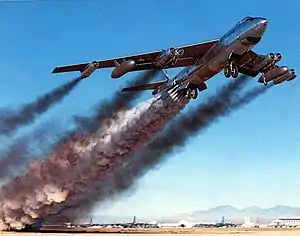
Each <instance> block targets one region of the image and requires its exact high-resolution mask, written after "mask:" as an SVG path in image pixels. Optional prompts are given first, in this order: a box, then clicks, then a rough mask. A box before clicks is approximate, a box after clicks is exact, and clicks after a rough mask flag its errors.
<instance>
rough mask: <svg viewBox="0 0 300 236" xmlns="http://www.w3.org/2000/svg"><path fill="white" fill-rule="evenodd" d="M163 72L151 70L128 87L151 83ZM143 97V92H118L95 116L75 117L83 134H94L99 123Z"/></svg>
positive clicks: (104, 103) (135, 79)
mask: <svg viewBox="0 0 300 236" xmlns="http://www.w3.org/2000/svg"><path fill="white" fill-rule="evenodd" d="M159 72H161V71H160V70H150V71H147V72H144V73H141V74H140V75H138V76H136V77H135V78H134V79H133V80H130V81H129V83H128V84H127V85H126V86H136V85H140V84H145V83H149V82H150V81H151V80H152V79H153V78H154V77H155V76H156V75H158V74H159ZM140 96H141V92H130V93H122V92H120V91H118V92H116V93H115V94H114V95H113V96H112V97H110V98H109V99H107V100H104V101H101V102H100V104H99V105H98V106H97V107H96V108H95V112H94V115H93V116H91V117H75V118H74V120H75V122H76V123H77V125H78V127H79V128H80V130H81V131H82V132H86V133H93V132H95V131H96V130H97V129H98V127H99V123H100V122H101V121H103V120H104V119H106V118H111V116H112V115H113V114H114V113H116V112H118V111H120V110H126V109H129V108H130V107H131V106H132V104H131V103H132V102H133V101H134V100H136V99H137V98H139V97H140Z"/></svg>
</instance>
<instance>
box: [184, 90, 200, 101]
mask: <svg viewBox="0 0 300 236" xmlns="http://www.w3.org/2000/svg"><path fill="white" fill-rule="evenodd" d="M197 97H198V90H197V89H195V88H187V90H186V98H192V99H196V98H197Z"/></svg>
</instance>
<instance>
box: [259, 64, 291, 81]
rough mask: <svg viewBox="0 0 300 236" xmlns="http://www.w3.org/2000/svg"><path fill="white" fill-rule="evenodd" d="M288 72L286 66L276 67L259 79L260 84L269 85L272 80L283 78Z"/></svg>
mask: <svg viewBox="0 0 300 236" xmlns="http://www.w3.org/2000/svg"><path fill="white" fill-rule="evenodd" d="M286 72H288V68H287V67H286V66H281V67H275V68H273V69H271V70H269V71H267V72H266V73H264V74H263V75H262V76H261V77H260V78H259V79H258V82H259V83H267V82H270V81H271V80H273V79H275V78H278V77H281V76H283V75H284V74H285V73H286Z"/></svg>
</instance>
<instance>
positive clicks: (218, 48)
mask: <svg viewBox="0 0 300 236" xmlns="http://www.w3.org/2000/svg"><path fill="white" fill-rule="evenodd" d="M266 27H267V20H266V19H265V18H261V17H255V18H253V19H251V20H248V21H244V22H239V23H238V24H237V25H236V26H235V27H233V28H232V29H231V30H230V31H228V32H227V33H226V34H225V35H224V36H222V37H221V38H220V40H219V42H218V43H216V44H215V45H214V46H213V47H212V48H211V49H210V50H209V51H208V52H206V54H205V55H203V56H202V57H201V58H199V59H198V60H197V62H196V64H195V65H193V66H190V67H186V68H184V69H183V70H182V71H181V72H180V73H179V74H178V75H177V76H175V77H174V79H173V81H176V82H177V84H181V85H186V84H188V83H193V84H196V85H197V84H201V83H203V82H205V81H206V80H208V79H210V78H212V77H213V76H215V75H216V74H218V73H219V72H220V71H221V70H222V69H223V68H224V67H225V66H226V64H227V63H228V61H229V59H230V56H231V55H232V54H233V53H234V54H240V55H242V54H244V53H246V52H247V51H249V50H250V49H251V48H252V47H253V46H255V45H256V44H257V43H258V42H259V41H260V39H261V38H262V36H263V34H264V32H265V30H266Z"/></svg>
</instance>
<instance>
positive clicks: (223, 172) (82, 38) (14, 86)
mask: <svg viewBox="0 0 300 236" xmlns="http://www.w3.org/2000/svg"><path fill="white" fill-rule="evenodd" d="M299 13H300V2H299V1H298V0H289V4H282V1H279V0H274V1H272V3H271V2H270V1H258V0H256V1H252V2H251V3H247V4H246V3H245V2H243V1H238V0H231V1H226V0H222V1H221V0H211V1H207V2H205V1H197V0H186V1H179V0H177V1H175V0H173V1H171V0H165V1H158V0H153V1H137V0H130V1H114V2H112V1H75V0H74V1H61V2H58V1H44V2H43V1H37V2H32V3H9V4H8V3H0V53H1V54H0V55H1V56H0V70H1V77H0V82H1V93H0V106H2V107H14V106H19V105H21V104H22V103H24V102H28V101H32V100H34V99H35V98H36V97H37V96H39V95H41V94H43V93H45V92H47V91H49V90H50V89H52V88H54V87H56V86H58V85H60V84H62V83H64V82H66V81H68V80H70V79H71V78H74V76H75V75H77V74H76V73H75V74H60V75H52V74H51V71H52V69H53V68H54V67H55V66H56V65H64V64H69V63H81V62H88V61H91V60H94V59H106V58H111V57H116V56H123V55H128V54H133V53H142V52H147V51H151V50H157V49H164V48H168V47H170V46H180V45H184V44H190V43H196V42H200V41H205V40H210V39H215V38H218V37H220V36H222V35H223V34H224V33H226V31H227V30H229V29H230V28H231V27H233V26H234V25H235V24H236V22H237V21H239V20H240V19H242V18H243V17H244V16H247V15H251V16H264V17H266V18H268V19H269V26H268V29H267V31H266V33H265V36H264V38H263V40H262V41H261V43H260V44H259V45H258V46H256V47H255V51H256V52H258V53H262V54H264V53H269V52H282V53H283V59H282V62H281V65H288V66H290V67H293V68H295V69H296V70H298V71H300V67H299V61H300V49H299V47H298V45H299V36H300V28H299V25H298V24H299V23H298V22H300V14H299ZM110 72H111V70H110V69H105V70H102V71H98V72H97V73H95V74H94V75H93V76H92V77H91V78H90V79H88V80H86V81H84V82H83V83H82V84H81V85H80V86H78V87H77V88H76V89H75V90H74V91H73V92H72V94H71V95H70V96H69V97H67V98H66V99H65V100H64V101H63V103H61V104H60V105H58V106H56V107H55V108H54V109H52V110H51V111H50V112H48V113H47V114H45V115H44V116H43V117H42V118H41V121H43V120H51V119H59V120H60V121H61V122H68V120H69V119H70V117H71V115H73V114H84V113H86V112H89V111H90V109H91V107H93V106H94V105H95V104H97V102H98V101H100V100H101V99H104V98H108V97H109V96H110V95H111V94H113V93H114V92H115V91H116V90H117V89H119V88H120V86H122V85H124V83H125V81H128V80H129V79H130V78H133V76H134V74H128V75H126V76H125V77H124V78H123V79H121V80H112V79H110ZM177 72H178V70H176V69H175V70H173V71H171V70H170V71H169V74H170V75H172V76H173V75H175V74H176V73H177ZM298 80H299V79H297V80H294V81H293V82H291V83H285V84H282V85H280V86H278V87H276V88H274V89H272V90H271V91H269V92H268V93H267V94H265V95H263V96H262V97H260V98H259V99H257V100H255V101H254V102H252V103H251V104H250V105H248V106H247V107H246V108H244V109H241V110H239V111H237V112H235V113H234V114H232V115H231V116H230V117H227V118H222V120H221V121H220V122H218V123H217V124H215V125H213V126H212V127H211V128H209V129H208V130H207V132H205V134H199V135H198V136H196V137H195V138H192V139H190V142H189V144H188V145H187V146H186V147H185V148H184V149H182V150H180V152H178V154H176V155H172V156H171V157H169V158H168V159H167V160H166V161H165V162H164V163H163V164H162V165H160V166H159V168H156V169H155V170H153V171H151V172H149V173H148V174H147V175H146V176H145V177H144V178H142V179H141V180H140V181H139V185H138V187H137V189H136V191H134V192H133V193H132V194H131V195H130V197H128V195H127V196H126V197H124V198H120V199H119V201H117V202H115V203H114V204H112V205H111V204H107V205H105V206H104V208H100V207H99V208H97V209H95V210H96V211H97V212H98V213H100V214H111V215H133V214H136V215H155V216H161V215H172V214H174V213H178V212H189V211H193V210H199V209H207V208H210V207H214V206H217V205H223V204H226V205H227V204H231V205H233V206H236V207H241V208H242V207H247V206H250V205H258V206H260V207H271V206H274V205H277V204H281V205H291V206H300V197H299V196H300V187H299V186H298V182H299V181H298V180H299V178H300V172H299V168H300V147H299V140H300V132H299V131H300V129H299V123H300V122H299V121H300V109H299V108H300V96H299V94H300V84H299V81H298ZM226 82H228V79H226V78H225V77H224V76H223V74H220V75H218V76H216V77H215V78H214V79H212V80H211V81H209V82H208V88H209V89H208V90H206V91H205V92H204V93H203V94H202V95H200V97H199V99H198V101H193V103H194V104H197V103H199V102H201V99H205V98H206V97H207V96H208V95H209V94H211V93H212V92H213V91H215V89H216V88H218V87H220V86H221V85H223V84H225V83H226ZM253 84H255V80H253ZM147 97H150V93H148V94H146V95H145V96H144V97H143V99H145V98H147Z"/></svg>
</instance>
